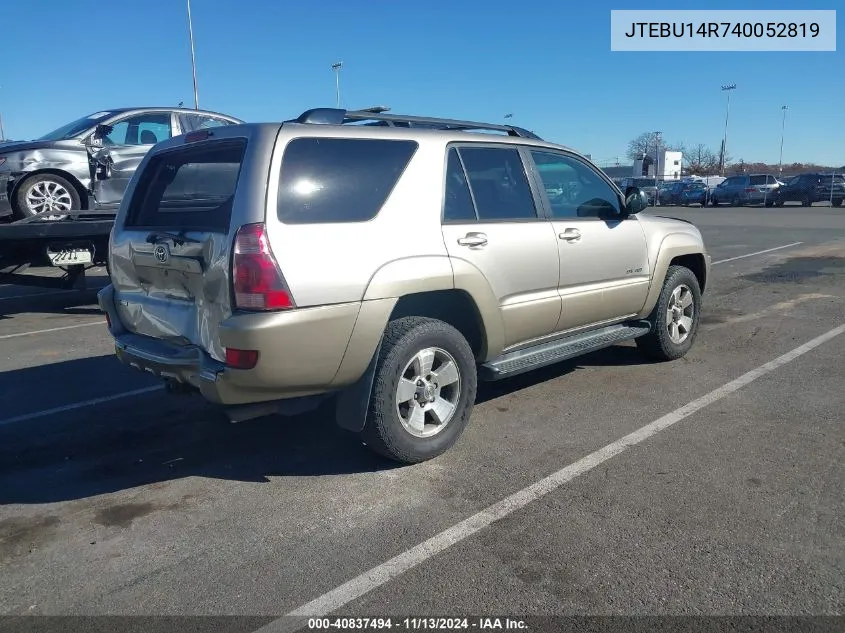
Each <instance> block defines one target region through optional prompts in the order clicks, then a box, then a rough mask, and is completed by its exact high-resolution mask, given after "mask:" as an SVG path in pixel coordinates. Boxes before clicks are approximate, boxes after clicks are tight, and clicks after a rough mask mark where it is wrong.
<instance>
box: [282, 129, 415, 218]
mask: <svg viewBox="0 0 845 633" xmlns="http://www.w3.org/2000/svg"><path fill="white" fill-rule="evenodd" d="M416 151H417V143H416V142H415V141H401V140H392V139H357V138H316V137H307V138H297V139H293V140H292V141H290V143H288V145H287V147H286V148H285V155H284V158H283V159H282V167H281V172H280V178H279V193H278V197H277V212H278V215H279V220H281V221H282V222H284V223H286V224H318V223H335V222H366V221H367V220H371V219H373V218H374V217H375V216H376V215H377V214H378V212H379V211H380V210H381V207H382V206H383V205H384V203H385V201H386V200H387V197H388V196H389V195H390V193H391V192H392V191H393V188H394V187H395V186H396V183H397V182H398V181H399V178H400V177H401V176H402V172H404V171H405V168H406V167H407V166H408V163H409V162H410V161H411V157H412V156H413V155H414V153H415V152H416Z"/></svg>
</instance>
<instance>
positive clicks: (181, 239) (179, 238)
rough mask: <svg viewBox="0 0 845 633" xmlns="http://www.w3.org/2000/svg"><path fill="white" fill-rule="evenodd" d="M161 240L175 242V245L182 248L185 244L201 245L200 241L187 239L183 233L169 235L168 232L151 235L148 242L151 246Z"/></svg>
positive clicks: (157, 232)
mask: <svg viewBox="0 0 845 633" xmlns="http://www.w3.org/2000/svg"><path fill="white" fill-rule="evenodd" d="M159 240H173V243H174V244H176V245H177V246H182V245H183V244H184V243H185V242H193V243H194V244H199V243H200V241H199V240H197V239H194V238H193V237H187V236H186V235H185V233H184V231H183V232H181V233H169V232H167V231H156V232H154V233H150V234H149V235H148V236H147V242H148V243H149V244H155V243H156V242H158V241H159Z"/></svg>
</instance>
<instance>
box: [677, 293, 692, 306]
mask: <svg viewBox="0 0 845 633" xmlns="http://www.w3.org/2000/svg"><path fill="white" fill-rule="evenodd" d="M680 305H681V307H682V308H684V309H686V308H688V307H690V306H691V305H692V293H691V292H690V291H689V290H686V291H685V292H683V293H682V294H681V297H680Z"/></svg>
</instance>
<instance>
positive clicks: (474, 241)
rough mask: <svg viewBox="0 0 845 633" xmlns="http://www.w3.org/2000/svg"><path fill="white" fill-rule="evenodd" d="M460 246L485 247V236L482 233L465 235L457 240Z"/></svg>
mask: <svg viewBox="0 0 845 633" xmlns="http://www.w3.org/2000/svg"><path fill="white" fill-rule="evenodd" d="M458 244H460V245H461V246H486V244H487V236H486V235H485V234H484V233H467V234H466V236H464V237H459V238H458Z"/></svg>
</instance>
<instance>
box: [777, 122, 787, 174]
mask: <svg viewBox="0 0 845 633" xmlns="http://www.w3.org/2000/svg"><path fill="white" fill-rule="evenodd" d="M780 109H781V110H783V120H782V121H781V123H780V158H779V159H778V173H779V174H781V175H783V131H784V129H786V111H787V110H789V106H785V105H784V106H781V107H780Z"/></svg>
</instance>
